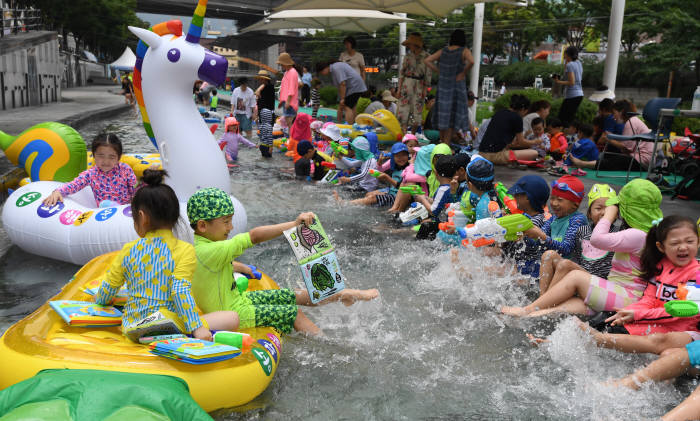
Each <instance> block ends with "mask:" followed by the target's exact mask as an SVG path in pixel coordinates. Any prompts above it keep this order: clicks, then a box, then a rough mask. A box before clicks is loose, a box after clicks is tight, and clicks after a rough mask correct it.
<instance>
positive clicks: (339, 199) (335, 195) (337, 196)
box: [333, 190, 343, 203]
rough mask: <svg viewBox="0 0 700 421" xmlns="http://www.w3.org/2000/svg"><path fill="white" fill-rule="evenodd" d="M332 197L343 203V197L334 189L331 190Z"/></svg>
mask: <svg viewBox="0 0 700 421" xmlns="http://www.w3.org/2000/svg"><path fill="white" fill-rule="evenodd" d="M333 198H334V199H335V201H336V202H338V203H343V199H341V198H340V195H339V194H338V192H337V191H335V190H333Z"/></svg>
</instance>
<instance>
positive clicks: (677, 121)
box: [671, 117, 700, 136]
mask: <svg viewBox="0 0 700 421" xmlns="http://www.w3.org/2000/svg"><path fill="white" fill-rule="evenodd" d="M686 127H687V128H689V129H690V131H691V132H693V133H700V119H697V118H690V117H676V118H674V119H673V124H672V125H671V131H672V132H676V135H677V136H685V128H686Z"/></svg>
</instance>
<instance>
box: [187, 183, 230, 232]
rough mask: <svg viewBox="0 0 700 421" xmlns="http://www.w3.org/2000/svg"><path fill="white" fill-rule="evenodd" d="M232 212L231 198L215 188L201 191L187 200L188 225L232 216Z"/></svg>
mask: <svg viewBox="0 0 700 421" xmlns="http://www.w3.org/2000/svg"><path fill="white" fill-rule="evenodd" d="M233 212H234V209H233V202H231V197H230V196H229V195H228V194H226V192H225V191H223V190H221V189H220V188H217V187H207V188H206V189H201V190H199V191H197V192H195V194H193V195H192V196H191V197H190V198H189V200H187V219H189V220H190V224H196V223H197V221H209V220H212V219H214V218H218V217H220V216H226V215H233Z"/></svg>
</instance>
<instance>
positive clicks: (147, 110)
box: [2, 0, 247, 264]
mask: <svg viewBox="0 0 700 421" xmlns="http://www.w3.org/2000/svg"><path fill="white" fill-rule="evenodd" d="M206 3H207V1H206V0H199V3H198V5H197V8H196V9H195V13H194V16H193V18H192V23H191V25H190V27H189V30H188V32H187V35H186V36H185V37H183V36H182V35H183V32H182V22H180V21H178V20H174V21H168V22H163V23H160V24H158V25H155V26H153V27H152V28H151V29H150V30H146V29H142V28H134V27H129V29H130V30H131V32H133V33H134V34H135V35H136V36H137V37H139V39H140V41H139V43H138V46H137V49H136V51H137V59H136V66H135V68H134V88H135V93H136V98H137V101H138V104H139V108H140V110H141V115H142V118H143V123H144V128H145V130H146V134H147V135H148V137H149V139H150V140H151V142H152V143H153V144H154V145H155V146H156V148H158V150H159V152H160V157H161V161H162V164H163V168H164V169H165V170H166V171H168V175H169V178H168V180H167V181H166V182H167V183H168V184H169V185H170V186H171V187H172V188H173V189H174V190H175V193H176V194H177V197H178V198H179V199H180V212H181V223H180V224H178V227H177V229H176V234H177V236H178V237H180V238H181V239H183V240H187V241H192V236H193V234H192V230H191V229H190V228H189V226H188V223H187V215H186V202H187V199H188V198H189V197H190V196H191V195H192V194H193V193H194V192H195V191H197V190H199V189H201V188H204V187H219V188H221V189H223V190H224V191H226V192H228V193H229V194H230V193H231V182H230V179H229V172H228V167H227V165H226V160H225V158H224V156H223V154H222V152H221V150H220V149H219V146H218V145H217V142H216V140H215V139H214V136H213V134H212V133H211V132H210V130H209V128H207V126H206V124H205V122H204V121H203V120H202V117H201V116H200V115H199V111H198V110H197V107H196V105H195V104H194V103H193V101H192V85H193V84H194V82H195V80H197V79H201V80H206V81H207V82H209V83H211V84H213V85H218V84H221V83H222V82H223V81H224V80H225V78H226V71H227V68H228V63H227V61H226V59H224V58H223V57H221V56H219V55H217V54H214V53H212V52H211V51H209V50H206V49H205V48H204V47H202V46H201V45H199V38H200V35H201V32H202V24H203V21H204V13H205V11H206ZM29 137H31V136H29ZM27 159H32V158H31V157H29V158H27ZM81 159H83V160H84V159H85V158H84V157H81ZM62 181H65V180H62ZM59 186H61V183H59V182H55V181H38V182H33V183H30V184H27V185H25V186H23V187H20V188H19V189H17V190H15V191H14V192H13V193H12V194H11V195H10V197H9V198H8V199H7V202H6V203H5V206H4V208H3V212H2V221H3V225H4V228H5V231H7V234H8V235H9V237H10V239H11V241H12V242H13V243H15V244H17V245H18V246H19V247H21V248H22V249H24V250H26V251H28V252H31V253H34V254H38V255H41V256H46V257H50V258H54V259H58V260H63V261H68V262H72V263H76V264H84V263H86V262H87V261H89V260H90V259H92V258H94V257H96V256H98V255H101V254H104V253H107V252H110V251H114V250H118V249H120V248H121V247H122V246H123V245H124V244H125V243H127V242H129V241H132V240H134V239H136V238H137V234H136V232H135V231H134V228H133V220H132V217H131V206H129V205H121V206H111V207H105V208H99V207H98V206H97V204H96V203H95V200H94V197H93V194H92V191H91V190H90V188H89V187H88V188H86V189H83V190H82V191H80V192H78V193H76V194H74V195H71V196H69V197H66V198H64V201H63V202H58V203H56V204H55V205H54V206H52V207H47V206H44V205H43V204H42V202H43V199H44V198H46V197H48V195H49V194H51V192H52V191H53V190H55V189H56V188H58V187H59ZM231 199H232V200H233V204H234V208H235V214H234V217H233V225H234V232H232V235H235V234H237V233H240V232H243V231H244V230H245V229H246V224H247V217H246V212H245V209H244V208H243V205H242V204H241V203H240V202H239V201H238V200H237V199H236V198H235V197H233V196H231Z"/></svg>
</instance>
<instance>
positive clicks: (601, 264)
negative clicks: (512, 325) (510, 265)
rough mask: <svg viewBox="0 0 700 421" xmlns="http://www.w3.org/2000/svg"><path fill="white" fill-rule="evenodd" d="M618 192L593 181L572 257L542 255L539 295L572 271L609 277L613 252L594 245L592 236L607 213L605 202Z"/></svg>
mask: <svg viewBox="0 0 700 421" xmlns="http://www.w3.org/2000/svg"><path fill="white" fill-rule="evenodd" d="M616 197H617V194H616V193H615V190H613V189H612V187H610V186H609V185H607V184H594V185H593V187H591V190H590V191H589V192H588V211H587V213H586V219H587V220H588V223H587V224H583V225H581V226H580V227H579V229H578V231H577V232H576V245H575V246H574V251H573V253H572V255H571V260H569V259H565V258H563V257H562V256H561V255H560V254H559V253H557V252H556V251H554V250H547V251H545V252H544V254H543V255H542V266H541V269H540V276H539V278H540V295H541V294H543V293H544V291H547V290H548V289H549V288H551V287H552V286H553V285H555V284H556V283H557V282H559V281H561V280H562V279H563V278H564V276H566V275H567V274H568V273H569V272H571V271H573V270H583V271H586V272H588V273H590V274H593V275H595V276H598V277H600V278H603V279H605V278H607V277H608V274H609V273H610V268H611V266H612V258H613V254H614V253H613V252H612V251H608V250H600V249H598V248H596V247H594V246H593V245H592V244H591V235H592V234H593V230H594V229H595V226H596V224H597V223H598V222H599V221H600V219H601V218H602V217H603V214H604V213H605V207H606V205H605V202H606V201H607V200H608V199H612V198H616ZM617 231H618V227H617V226H616V225H614V224H613V225H610V230H609V232H617Z"/></svg>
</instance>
